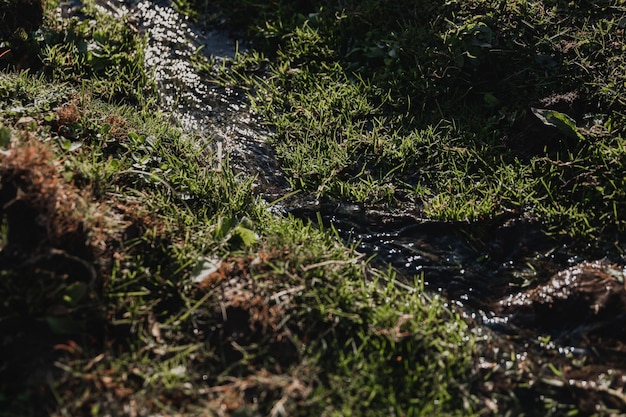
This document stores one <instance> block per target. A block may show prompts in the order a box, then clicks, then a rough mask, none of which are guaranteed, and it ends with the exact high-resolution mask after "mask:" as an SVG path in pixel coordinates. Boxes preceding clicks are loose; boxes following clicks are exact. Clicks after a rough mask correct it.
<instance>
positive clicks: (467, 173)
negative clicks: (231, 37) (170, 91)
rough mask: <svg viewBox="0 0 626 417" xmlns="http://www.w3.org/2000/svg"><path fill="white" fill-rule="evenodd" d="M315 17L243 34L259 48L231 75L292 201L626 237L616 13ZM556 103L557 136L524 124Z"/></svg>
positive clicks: (527, 7)
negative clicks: (511, 220) (264, 128)
mask: <svg viewBox="0 0 626 417" xmlns="http://www.w3.org/2000/svg"><path fill="white" fill-rule="evenodd" d="M236 4H237V6H239V7H241V8H244V9H245V8H246V7H247V8H249V9H250V10H255V11H256V12H258V10H256V9H255V8H260V7H261V6H260V5H257V4H255V3H253V2H236ZM308 4H309V8H308V9H304V8H303V9H301V10H300V11H301V13H299V14H294V13H292V12H291V11H289V9H288V7H287V6H286V5H284V4H283V3H282V2H278V1H277V2H275V7H274V8H272V9H269V8H268V9H262V10H263V13H261V14H259V13H257V14H255V15H254V16H260V19H256V20H254V19H252V20H251V21H247V22H245V23H246V24H247V25H248V27H249V28H250V29H249V33H250V34H251V36H252V38H253V40H254V42H255V43H254V44H255V45H258V49H257V50H254V51H252V52H250V53H246V54H242V55H240V56H239V57H238V58H237V59H236V60H235V61H234V62H233V63H232V65H230V66H229V65H226V67H225V74H224V76H223V79H224V81H223V82H225V83H229V82H230V83H233V84H236V85H242V84H244V85H247V86H248V88H249V89H250V96H251V99H252V101H253V103H254V105H255V108H256V109H257V111H259V112H260V113H261V114H263V115H265V116H266V118H267V119H268V120H270V123H271V124H272V125H273V126H274V127H275V129H276V134H275V136H274V138H273V140H274V142H275V146H276V149H277V152H278V155H279V157H280V159H281V162H282V165H283V169H284V171H285V173H287V174H288V178H289V180H290V183H291V184H292V186H293V187H294V188H296V189H301V190H303V191H307V192H311V193H314V194H315V195H316V196H318V197H326V198H330V199H350V200H352V201H355V202H366V203H371V204H373V203H390V204H400V202H404V201H407V200H409V201H411V206H413V207H417V208H418V209H419V210H421V212H422V213H423V215H424V216H425V217H428V218H433V219H442V220H475V219H484V218H491V217H496V216H498V215H500V214H502V213H504V212H520V211H522V212H525V213H528V214H529V215H530V216H533V217H536V218H537V219H538V220H540V221H542V222H543V223H545V225H546V228H547V229H549V230H551V231H552V232H554V233H556V234H561V235H566V236H586V237H590V236H599V235H601V234H602V233H603V232H604V231H605V229H611V230H619V231H623V230H624V217H623V214H621V213H622V211H621V210H620V209H619V207H620V206H621V204H622V203H623V199H621V198H620V197H619V196H618V192H617V189H618V188H619V185H618V184H617V183H616V182H615V181H617V182H619V181H620V180H619V179H618V178H620V177H621V175H620V174H618V172H617V171H619V170H621V169H622V167H623V163H622V162H620V161H621V159H622V156H621V155H622V152H621V149H622V147H621V145H619V143H620V142H621V140H622V139H621V138H622V133H623V130H624V119H623V114H622V113H623V112H622V111H621V106H622V104H621V103H620V98H619V97H621V95H622V94H621V92H620V90H619V88H620V87H618V86H619V85H621V84H620V81H619V80H621V79H623V74H622V72H623V71H622V69H623V68H622V67H623V60H622V58H621V57H622V50H623V45H622V41H621V39H622V37H623V28H622V27H621V26H620V25H621V23H620V22H621V17H622V14H623V6H622V4H621V2H618V1H613V2H611V1H603V2H594V3H593V4H591V3H588V4H587V3H585V4H581V5H575V4H573V3H565V2H549V3H544V2H535V1H516V2H506V3H504V2H499V1H490V0H476V1H471V2H418V3H415V2H344V3H342V6H341V7H340V8H339V7H338V6H336V5H335V4H334V3H328V2H323V1H319V2H310V3H308ZM224 8H226V7H225V6H224ZM227 10H231V8H227ZM244 15H248V14H244ZM226 16H231V15H229V14H228V12H226ZM231 18H232V19H233V21H234V22H236V24H237V25H241V24H242V22H240V18H237V16H232V17H231ZM259 51H260V52H261V53H259ZM263 53H264V54H265V55H264V54H263ZM266 56H267V57H268V58H265V57H266ZM263 68H264V69H263ZM229 80H232V81H229ZM622 84H623V83H622ZM572 92H573V93H572ZM568 94H569V96H575V97H576V98H575V99H573V104H571V105H569V102H568V101H567V99H566V97H568ZM549 97H553V99H552V101H558V100H561V104H560V107H558V106H557V108H558V109H559V110H557V111H556V113H554V115H555V117H557V116H558V117H561V118H563V120H569V122H567V123H561V125H557V126H560V127H559V128H558V129H557V128H553V127H548V126H543V127H542V123H541V121H540V119H539V118H537V117H535V116H534V115H533V114H532V113H531V111H530V108H531V107H537V108H542V107H543V106H547V105H548V104H546V102H547V101H549V99H548V98H549ZM559 97H564V98H561V99H559ZM541 100H544V101H543V104H542V102H541ZM568 106H569V107H568ZM551 120H552V121H554V120H556V119H554V118H553V119H551ZM544 122H545V123H550V121H549V120H546V119H544ZM537 125H539V126H537ZM532 126H534V127H532ZM609 154H610V155H611V157H609V156H608V155H609ZM601 155H605V156H601ZM576 166H577V167H579V168H578V169H582V170H583V171H584V170H585V169H587V168H582V167H594V168H588V169H589V171H587V172H586V173H583V172H577V173H574V171H577V169H576V168H574V167H576ZM608 172H611V174H608ZM605 173H606V174H608V175H605ZM613 174H616V175H615V176H613ZM583 177H585V178H586V179H585V180H583ZM609 178H611V179H609ZM592 184H593V185H592ZM599 201H606V202H607V204H606V205H603V206H602V207H598V202H599Z"/></svg>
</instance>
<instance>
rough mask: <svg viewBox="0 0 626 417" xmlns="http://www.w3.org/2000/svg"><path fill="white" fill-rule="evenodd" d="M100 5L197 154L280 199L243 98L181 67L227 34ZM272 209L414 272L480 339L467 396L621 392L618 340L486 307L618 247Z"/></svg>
mask: <svg viewBox="0 0 626 417" xmlns="http://www.w3.org/2000/svg"><path fill="white" fill-rule="evenodd" d="M99 4H100V6H101V7H103V8H104V9H105V10H106V11H108V12H109V13H114V14H117V15H119V16H120V17H121V16H126V17H127V18H128V19H129V20H130V21H131V22H132V23H133V24H134V25H135V26H136V27H137V29H138V30H139V31H140V32H141V33H144V34H146V35H147V39H148V48H147V51H146V65H147V66H148V68H150V70H151V71H152V73H153V76H154V79H155V81H156V83H157V85H158V86H159V89H160V94H161V102H162V106H163V108H164V110H166V111H168V112H169V113H170V114H171V115H172V117H173V118H174V120H175V121H176V122H177V123H178V124H179V125H180V126H181V128H182V129H183V130H184V131H185V132H187V133H189V134H191V135H193V136H194V137H198V142H199V145H200V146H202V147H204V148H206V149H207V150H209V151H211V152H215V153H216V154H217V155H218V157H219V158H218V159H219V160H224V161H226V160H228V161H229V164H230V166H231V167H232V168H234V169H235V170H236V171H237V172H239V173H241V174H243V175H246V176H249V177H252V178H255V186H256V187H257V188H256V191H257V192H258V194H259V195H260V196H261V197H263V198H265V199H266V200H268V201H274V200H276V199H277V198H279V197H281V196H283V195H286V194H288V193H289V192H290V189H289V186H288V184H287V182H286V180H285V179H284V178H283V176H282V173H281V172H280V168H279V163H278V162H277V161H276V158H275V156H274V153H273V151H272V148H271V147H270V146H269V145H268V143H267V138H268V136H269V134H270V133H269V132H268V130H267V129H266V128H265V127H263V125H262V124H261V123H260V122H259V120H258V119H257V117H256V116H255V115H253V114H251V112H250V111H249V108H248V105H247V102H246V99H245V97H244V96H243V95H242V94H241V93H240V92H237V91H233V90H229V89H225V88H223V87H219V86H217V85H216V84H214V83H211V81H210V80H207V79H204V78H203V77H202V76H200V75H199V74H198V73H197V72H196V71H195V69H194V67H193V65H192V64H191V57H192V56H193V55H194V54H196V53H202V54H204V55H205V56H206V57H208V58H210V59H211V60H212V62H214V63H215V65H219V64H220V63H221V62H223V60H224V59H226V58H229V57H233V56H234V55H235V53H236V50H237V48H242V46H241V45H237V43H236V42H235V40H233V39H232V38H231V37H229V36H228V34H227V33H225V32H222V31H219V30H208V31H207V30H204V29H202V28H199V27H197V26H195V25H194V24H192V23H191V22H189V21H188V20H186V19H185V18H183V17H181V16H179V15H178V14H177V13H176V11H175V10H174V9H173V7H172V6H171V4H170V3H169V2H168V1H167V0H159V1H148V0H129V1H128V2H124V1H118V0H110V1H107V0H100V1H99ZM274 209H276V210H277V211H278V212H280V213H291V214H293V215H295V216H296V217H300V218H303V219H310V220H312V221H315V222H316V221H318V219H321V220H322V222H323V223H324V225H325V227H331V226H332V227H333V228H334V229H336V231H337V233H338V235H339V236H340V237H341V238H342V239H343V240H344V241H345V242H346V243H347V244H349V245H354V246H355V247H356V249H357V250H358V251H359V252H362V253H365V254H366V255H368V256H370V255H376V257H375V258H374V260H373V261H372V262H373V263H374V264H377V265H380V266H382V267H386V266H387V265H388V264H391V265H392V266H393V267H394V268H395V269H396V270H397V271H398V272H399V275H400V276H401V277H405V278H406V279H407V280H411V279H412V277H413V276H415V275H421V274H423V277H424V279H425V284H426V287H427V288H428V289H429V290H431V291H436V292H439V293H442V294H444V295H445V296H446V297H448V299H449V300H450V303H451V304H452V305H455V306H457V307H458V308H459V309H460V311H462V314H464V315H465V316H466V317H467V318H468V320H469V321H470V322H471V323H472V324H473V325H475V327H476V329H477V330H476V333H477V334H480V335H482V336H481V337H483V340H484V341H485V347H484V349H483V351H481V352H480V357H481V358H480V360H481V365H480V367H479V368H480V369H479V370H478V371H477V373H478V375H479V376H480V375H483V371H484V378H485V380H484V381H480V380H479V381H478V382H477V389H478V390H481V391H482V390H485V391H486V392H487V394H486V395H491V394H489V393H495V394H497V393H498V392H500V393H501V394H502V395H503V396H506V391H507V390H509V389H512V390H516V391H518V394H519V392H520V389H521V388H519V386H522V385H524V383H527V384H529V385H530V386H534V388H532V389H531V388H524V389H525V390H526V391H529V392H530V394H528V395H529V398H532V399H533V400H534V401H538V400H539V398H540V397H541V396H542V392H544V391H545V392H551V393H552V395H554V396H557V397H559V398H564V399H565V400H568V401H574V402H576V401H577V400H576V398H577V396H580V395H582V396H583V397H585V398H587V397H589V400H590V401H592V402H593V401H599V400H600V399H603V400H606V398H605V397H606V396H607V395H608V394H607V392H608V391H606V389H609V388H610V389H611V390H621V389H622V388H623V387H624V386H625V385H626V376H624V375H625V373H624V372H623V371H624V369H626V366H625V365H624V363H625V362H624V359H626V355H624V352H623V351H622V348H620V347H619V346H618V345H619V344H620V343H621V341H620V340H610V341H609V342H608V343H607V344H606V345H605V346H600V347H597V346H594V345H593V344H592V342H593V341H598V340H600V341H602V340H606V339H607V338H606V337H605V338H604V339H602V337H600V338H599V339H598V337H596V336H593V337H591V338H587V339H588V340H587V341H584V340H582V339H581V338H582V336H581V338H572V337H561V336H556V337H553V338H552V339H550V337H547V336H546V334H545V333H541V332H538V331H537V327H538V326H537V325H535V326H534V327H533V325H530V326H527V327H524V325H523V324H519V323H510V320H509V317H510V316H511V314H510V313H509V312H508V311H507V310H506V308H503V309H501V310H499V311H497V310H498V308H497V307H494V306H495V305H496V304H497V301H498V300H500V299H503V298H505V297H506V296H508V295H509V294H511V293H513V294H514V293H519V292H520V291H525V290H526V289H527V287H529V286H530V285H531V283H537V282H547V281H548V280H549V278H550V277H553V276H555V274H557V273H559V271H564V270H567V269H568V268H573V267H575V266H576V265H579V264H581V262H583V261H586V260H592V261H593V260H598V259H605V260H607V261H610V262H614V263H621V264H624V259H623V257H622V256H621V255H620V253H623V250H621V248H615V247H611V248H600V247H592V246H589V245H588V244H586V243H580V244H577V243H574V242H567V244H565V242H556V241H554V240H553V239H551V238H549V237H547V236H546V235H545V234H544V233H543V232H542V230H541V225H539V224H537V223H536V222H533V221H531V220H528V219H525V218H520V217H519V215H518V216H512V215H511V216H506V215H505V216H501V217H498V218H494V219H491V220H487V221H481V222H474V223H470V222H439V221H432V220H426V219H422V218H420V217H419V215H418V214H417V212H412V211H410V210H404V211H393V210H389V209H385V208H374V207H364V206H360V205H353V204H338V203H330V202H320V201H317V200H312V201H311V200H307V201H304V200H303V199H301V198H298V196H296V197H294V198H290V199H286V200H284V201H282V202H281V205H280V206H278V207H274ZM582 253H584V254H585V256H582V255H581V254H582ZM591 269H593V268H591ZM622 279H623V274H622ZM529 294H530V293H529ZM529 297H530V295H529ZM538 305H539V304H538ZM505 312H506V314H505ZM619 324H620V325H621V322H619ZM583 336H584V335H583ZM589 340H591V342H590V341H589ZM601 351H604V352H605V354H606V355H605V357H604V358H605V359H606V358H609V357H610V358H613V359H612V360H608V359H607V360H606V361H605V360H604V359H603V357H602V355H601V354H599V353H598V352H601ZM609 351H610V352H609ZM513 352H518V353H517V354H513ZM520 352H521V353H520ZM607 352H609V353H610V355H609V354H608V353H607ZM511 355H513V356H514V358H513V359H512V356H511ZM574 363H575V364H578V365H575V364H574ZM548 364H549V365H550V366H552V365H554V366H556V367H557V368H558V367H568V368H567V369H573V370H574V371H575V372H573V373H571V374H569V375H568V378H569V381H570V382H566V379H563V378H560V377H557V376H555V375H554V373H553V372H552V371H551V370H550V369H549V366H548ZM572 364H574V365H572ZM616 364H618V365H616ZM614 367H616V369H613V368H614ZM617 368H619V369H617ZM507 372H509V373H507ZM607 373H611V375H613V376H612V377H611V378H609V379H610V380H611V381H610V383H608V385H606V384H605V385H603V386H604V387H605V388H606V389H604V388H602V389H600V388H599V387H600V386H601V384H602V383H603V382H602V381H604V380H605V379H606V375H607ZM494 375H500V377H501V378H500V379H506V380H507V381H508V382H506V383H505V382H502V381H501V382H500V386H499V387H498V386H495V387H494V386H493V383H492V382H490V381H489V379H492V378H494ZM511 375H513V376H511ZM602 375H604V376H602ZM602 378H605V379H602ZM496 379H497V378H496ZM564 381H565V382H564ZM496 385H497V384H496ZM581 387H582V388H581ZM585 387H587V388H585ZM607 387H608V388H607ZM524 389H522V391H523V390H524ZM499 390H500V391H499ZM542 390H543V391H542ZM555 392H556V394H554V393H555ZM620 392H621V391H620ZM520 395H521V394H520ZM603 396H604V397H603ZM570 397H571V398H570ZM608 397H610V398H609V399H610V400H611V401H613V403H611V404H617V406H618V408H619V407H626V399H624V398H618V400H615V396H614V395H613V396H612V395H608ZM618 397H619V396H618ZM620 401H622V402H621V403H620ZM609 402H610V401H609Z"/></svg>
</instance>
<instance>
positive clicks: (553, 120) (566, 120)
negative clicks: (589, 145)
mask: <svg viewBox="0 0 626 417" xmlns="http://www.w3.org/2000/svg"><path fill="white" fill-rule="evenodd" d="M530 110H531V111H532V112H533V114H534V115H535V116H537V118H538V119H539V120H541V122H542V123H543V124H544V125H546V126H553V127H556V128H557V129H559V130H560V131H561V133H563V134H565V135H567V136H569V137H571V138H576V139H580V140H585V137H584V136H583V135H582V134H581V133H580V131H579V130H578V127H577V126H576V121H575V120H574V119H572V118H571V117H569V116H568V115H567V114H565V113H561V112H558V111H556V110H549V109H537V108H534V107H531V109H530Z"/></svg>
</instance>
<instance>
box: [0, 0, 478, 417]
mask: <svg viewBox="0 0 626 417" xmlns="http://www.w3.org/2000/svg"><path fill="white" fill-rule="evenodd" d="M54 6H55V5H54V4H50V5H49V6H48V7H49V9H48V11H47V20H46V24H45V26H44V27H43V28H42V29H40V30H39V31H38V32H36V33H34V34H32V35H31V36H33V42H34V46H32V48H33V49H31V50H30V52H29V53H30V54H34V55H29V57H30V59H32V60H33V62H34V63H33V64H32V67H31V68H30V70H29V71H23V70H19V69H18V67H19V66H20V65H23V64H21V63H19V62H18V61H19V59H17V58H18V57H15V56H9V55H5V57H4V58H5V61H3V65H5V69H4V70H3V72H2V73H1V74H0V97H1V98H2V99H1V101H0V122H1V123H2V126H1V127H0V138H1V140H2V142H1V148H0V151H1V154H0V179H1V182H0V207H1V211H0V219H1V223H0V224H1V227H0V265H2V267H1V268H0V298H1V299H2V300H3V301H2V304H1V305H0V329H1V332H0V333H1V334H2V337H1V339H0V340H1V343H2V352H3V355H2V358H1V359H0V409H1V410H2V411H1V412H0V414H2V415H57V416H63V415H121V414H130V415H133V414H141V415H144V414H154V413H160V414H174V415H213V414H232V415H235V414H238V415H258V414H270V415H349V414H353V415H380V413H385V414H389V415H407V414H408V415H420V414H433V413H434V414H451V415H452V414H454V415H461V414H463V415H467V414H472V413H473V412H474V411H475V407H478V406H477V405H476V404H477V403H478V400H477V399H475V398H474V397H473V396H472V395H471V394H469V384H470V377H471V375H470V374H471V367H470V354H471V351H472V348H473V336H472V334H471V332H470V330H469V328H468V326H467V324H466V323H465V321H464V320H463V319H462V318H461V317H460V316H459V315H458V313H457V312H456V311H455V309H453V308H450V307H449V306H447V304H446V301H445V300H444V299H443V298H441V297H439V296H435V295H429V294H427V293H426V292H425V291H424V290H423V286H422V283H421V280H420V278H419V277H417V278H415V280H414V282H412V283H411V284H410V285H408V284H406V283H401V282H400V280H398V279H397V278H396V276H395V274H394V273H393V271H390V270H389V271H379V270H376V269H374V268H372V267H371V266H370V265H369V264H368V262H367V261H366V260H365V259H363V257H362V255H360V254H358V253H356V252H355V251H354V249H352V248H349V247H346V246H344V245H343V244H342V243H340V242H339V241H338V239H337V237H336V236H334V235H333V234H332V233H331V231H322V230H320V229H318V228H317V227H316V226H313V225H312V224H311V223H306V222H303V221H301V220H298V219H294V218H292V217H279V216H276V215H272V214H270V213H269V211H268V210H267V205H266V203H263V202H262V201H261V200H258V199H257V198H256V197H255V196H254V194H253V192H252V185H251V180H250V179H247V178H243V177H241V176H238V175H236V174H235V173H234V172H233V171H232V170H230V168H229V166H228V163H225V164H224V166H223V168H222V169H221V170H214V169H212V168H211V167H213V166H217V155H213V154H211V152H209V151H207V150H205V149H200V148H199V147H198V146H197V145H196V142H195V141H194V138H193V137H191V136H189V134H183V133H182V131H181V130H180V129H178V128H177V127H176V126H173V125H172V124H171V122H170V121H169V118H168V117H167V115H164V114H161V113H160V112H159V111H158V109H157V108H156V106H155V103H156V97H155V96H154V88H153V86H152V85H151V83H150V81H149V78H148V77H147V76H146V74H145V73H144V70H143V64H142V61H141V59H142V45H143V43H142V40H141V38H140V37H138V36H136V34H134V33H132V31H130V30H129V27H128V26H127V25H125V24H124V22H123V21H121V22H120V21H117V20H114V19H112V18H110V17H107V16H106V15H104V14H103V13H101V12H98V11H97V10H96V9H95V8H94V7H93V5H90V4H87V5H86V6H85V7H84V8H83V9H81V12H82V13H83V14H84V15H85V16H86V17H87V19H85V20H81V19H78V18H71V19H69V20H62V21H61V20H55V19H53V18H52V16H53V15H54V14H53V13H54V12H53V8H54ZM86 46H88V47H86ZM94 51H96V52H94ZM13 52H16V50H13ZM346 86H348V85H347V84H346ZM350 94H354V91H351V90H350V89H348V88H347V89H346V90H345V91H343V92H339V93H338V95H337V101H338V102H342V101H343V100H352V98H353V96H350ZM322 110H324V111H332V109H331V108H330V107H327V108H326V109H322ZM348 116H350V115H344V117H348ZM226 162H227V161H226ZM344 163H345V162H344ZM310 169H311V170H313V169H317V168H314V167H311V168H310ZM331 169H335V168H331ZM362 177H363V184H364V190H363V191H359V193H367V194H369V192H370V185H368V181H369V182H370V183H372V184H373V186H374V187H378V188H380V189H381V190H382V191H381V193H383V194H385V193H388V192H387V191H385V190H384V188H385V187H379V186H378V184H376V182H375V180H374V179H373V178H374V177H373V176H370V177H368V176H367V175H366V174H365V173H364V174H363V176H362ZM333 186H334V185H333ZM322 192H324V190H321V191H320V193H322ZM350 193H355V192H354V191H350ZM357 194H358V193H357Z"/></svg>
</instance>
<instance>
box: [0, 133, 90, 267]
mask: <svg viewBox="0 0 626 417" xmlns="http://www.w3.org/2000/svg"><path fill="white" fill-rule="evenodd" d="M54 161H55V158H54V156H53V155H52V153H51V152H50V150H49V149H47V148H46V147H45V146H44V145H42V144H39V143H37V142H34V141H29V142H28V143H26V144H24V145H21V146H14V147H13V148H12V149H10V150H9V152H8V153H7V154H6V155H4V156H3V157H2V158H1V159H0V216H1V217H2V218H3V219H4V220H5V222H6V224H7V226H8V234H7V241H6V245H5V248H4V251H6V252H10V253H12V254H13V255H17V256H18V257H19V255H20V254H21V255H23V256H30V255H32V254H33V253H35V252H38V251H42V250H44V249H45V248H57V249H62V250H65V251H67V252H68V253H72V254H75V255H78V256H82V257H88V258H92V256H91V254H89V252H90V251H89V248H88V246H89V244H88V236H87V230H86V229H87V228H86V227H85V223H86V220H85V218H84V216H85V213H86V211H87V203H86V201H85V199H84V198H83V196H82V195H81V194H80V193H79V192H78V191H77V190H75V189H73V188H72V187H71V186H70V185H69V184H67V183H66V182H65V181H64V180H63V178H62V177H61V175H60V173H59V172H58V169H57V166H56V165H55V162H54Z"/></svg>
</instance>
